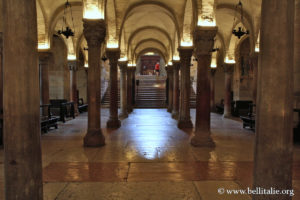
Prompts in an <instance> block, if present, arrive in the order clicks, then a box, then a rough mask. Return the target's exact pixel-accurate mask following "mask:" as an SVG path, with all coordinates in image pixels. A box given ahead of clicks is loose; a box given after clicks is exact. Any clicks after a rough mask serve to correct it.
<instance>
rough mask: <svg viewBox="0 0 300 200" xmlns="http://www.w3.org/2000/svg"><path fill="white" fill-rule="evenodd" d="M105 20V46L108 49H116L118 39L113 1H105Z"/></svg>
mask: <svg viewBox="0 0 300 200" xmlns="http://www.w3.org/2000/svg"><path fill="white" fill-rule="evenodd" d="M105 8H106V9H105V16H106V17H105V20H106V22H107V33H108V36H107V45H108V47H113V48H115V47H118V46H119V39H118V33H117V16H116V6H115V1H114V0H109V1H107V0H106V1H105Z"/></svg>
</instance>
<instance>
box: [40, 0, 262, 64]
mask: <svg viewBox="0 0 300 200" xmlns="http://www.w3.org/2000/svg"><path fill="white" fill-rule="evenodd" d="M42 1H43V0H37V15H38V18H37V19H38V39H39V48H41V49H44V48H45V49H46V48H49V47H50V44H51V42H52V41H51V39H52V35H53V34H55V33H56V31H57V29H58V28H59V27H61V26H62V21H61V18H62V15H63V10H64V5H63V4H62V5H60V6H59V7H57V8H56V10H55V11H54V12H53V15H52V16H51V17H50V19H48V18H47V17H46V15H45V9H44V7H43V2H42ZM210 2H211V0H207V1H204V0H203V1H201V0H186V1H185V4H184V12H183V16H182V17H181V18H182V19H183V20H180V16H178V14H177V13H176V12H175V11H174V10H173V9H172V8H171V7H169V6H168V5H166V4H165V3H162V2H158V1H146V2H137V3H134V4H132V5H129V6H128V8H127V10H126V11H125V12H124V16H123V17H122V18H121V19H120V17H118V16H117V9H116V1H114V0H105V2H104V7H105V20H106V22H107V32H108V34H107V39H106V44H104V45H103V50H104V49H105V48H106V46H108V47H110V46H111V47H116V46H119V47H120V49H121V57H125V58H127V59H128V60H131V61H132V62H135V61H136V60H137V59H138V57H139V56H140V55H141V54H143V53H147V52H149V51H152V52H155V53H158V54H160V55H161V56H162V58H163V59H164V60H165V62H166V63H167V62H168V61H171V60H176V59H179V55H178V52H177V48H178V47H179V46H180V45H185V44H188V43H191V42H192V37H193V30H194V27H195V26H196V25H197V20H198V17H199V13H200V12H202V7H205V6H206V4H209V3H210ZM71 5H72V9H73V14H74V13H75V18H76V16H77V18H76V19H75V34H76V35H75V37H74V38H69V39H66V38H63V40H64V41H65V44H66V46H67V49H68V55H69V56H70V59H72V58H76V57H78V56H79V51H82V52H83V54H84V56H85V59H88V58H87V53H86V52H85V51H83V49H84V48H85V47H86V46H87V45H86V41H85V39H84V37H83V34H82V29H83V26H82V16H83V3H82V2H78V1H74V2H71ZM214 6H215V5H214ZM214 9H215V12H217V11H222V10H225V11H230V12H228V13H231V15H232V16H233V15H239V14H238V13H236V10H235V7H234V5H232V4H218V5H216V6H215V8H214ZM145 11H147V13H148V14H147V13H146V14H145ZM150 17H151V18H152V21H150V20H147V19H149V18H150ZM159 18H162V19H159ZM244 18H245V20H244V23H243V24H242V23H241V21H237V22H236V24H233V27H236V26H244V27H245V28H246V29H248V30H250V44H251V49H253V50H254V46H255V41H256V40H257V37H258V34H257V32H258V30H255V29H257V28H255V27H254V23H253V20H252V17H251V15H250V14H249V13H247V12H245V14H244ZM231 30H232V29H231V27H230V30H229V31H231ZM237 44H238V41H237V38H236V37H234V36H232V35H231V34H230V38H226V37H225V36H224V35H223V34H222V33H220V32H219V33H218V34H217V37H216V42H215V47H218V48H219V49H220V50H221V51H222V52H221V54H220V55H223V56H224V57H226V56H227V57H230V59H234V51H235V49H236V47H237ZM102 52H104V51H102ZM223 59H224V58H223Z"/></svg>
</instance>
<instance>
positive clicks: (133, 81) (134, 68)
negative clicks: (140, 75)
mask: <svg viewBox="0 0 300 200" xmlns="http://www.w3.org/2000/svg"><path fill="white" fill-rule="evenodd" d="M135 72H136V67H132V107H134V106H135V90H136V85H135Z"/></svg>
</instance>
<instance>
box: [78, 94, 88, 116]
mask: <svg viewBox="0 0 300 200" xmlns="http://www.w3.org/2000/svg"><path fill="white" fill-rule="evenodd" d="M78 111H79V112H80V113H83V112H87V111H88V105H87V104H85V103H84V102H83V98H80V99H78Z"/></svg>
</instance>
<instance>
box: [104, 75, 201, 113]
mask: <svg viewBox="0 0 300 200" xmlns="http://www.w3.org/2000/svg"><path fill="white" fill-rule="evenodd" d="M136 79H137V80H140V83H139V87H138V90H137V92H136V104H135V108H166V86H165V85H166V84H165V83H166V78H165V77H155V76H137V78H136ZM109 101H110V88H109V87H108V88H107V90H106V92H105V94H104V96H103V98H102V100H101V107H102V108H109ZM118 107H119V108H120V87H119V85H118ZM190 108H196V93H195V91H194V90H193V88H192V87H191V93H190Z"/></svg>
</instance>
